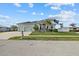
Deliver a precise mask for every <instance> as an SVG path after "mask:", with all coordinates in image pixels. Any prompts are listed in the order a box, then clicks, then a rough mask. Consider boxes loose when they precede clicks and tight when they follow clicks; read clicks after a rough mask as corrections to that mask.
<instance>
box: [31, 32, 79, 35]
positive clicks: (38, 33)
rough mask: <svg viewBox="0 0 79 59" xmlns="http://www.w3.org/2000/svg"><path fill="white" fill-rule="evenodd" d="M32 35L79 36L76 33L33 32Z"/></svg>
mask: <svg viewBox="0 0 79 59" xmlns="http://www.w3.org/2000/svg"><path fill="white" fill-rule="evenodd" d="M31 35H79V34H77V33H75V32H32V33H31Z"/></svg>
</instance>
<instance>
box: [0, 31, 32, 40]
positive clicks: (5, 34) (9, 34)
mask: <svg viewBox="0 0 79 59" xmlns="http://www.w3.org/2000/svg"><path fill="white" fill-rule="evenodd" d="M30 33H31V32H24V35H25V36H28V35H29V34H30ZM13 36H21V32H3V33H0V40H7V39H8V38H10V37H13Z"/></svg>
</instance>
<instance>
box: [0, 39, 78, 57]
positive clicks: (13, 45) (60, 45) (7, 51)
mask: <svg viewBox="0 0 79 59" xmlns="http://www.w3.org/2000/svg"><path fill="white" fill-rule="evenodd" d="M0 56H79V41H41V40H37V41H35V40H0Z"/></svg>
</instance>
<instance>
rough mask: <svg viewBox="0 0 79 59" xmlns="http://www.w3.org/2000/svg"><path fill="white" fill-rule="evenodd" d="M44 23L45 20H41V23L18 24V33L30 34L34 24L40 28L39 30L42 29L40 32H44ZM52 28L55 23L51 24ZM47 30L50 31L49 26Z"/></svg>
mask: <svg viewBox="0 0 79 59" xmlns="http://www.w3.org/2000/svg"><path fill="white" fill-rule="evenodd" d="M44 21H45V20H41V21H33V22H23V23H18V24H17V25H18V31H20V32H21V31H25V32H32V31H34V29H33V27H34V25H35V24H37V25H38V26H39V28H40V26H41V25H42V26H41V29H42V31H43V30H45V28H46V27H45V26H44V24H43V23H44ZM51 26H52V28H53V29H54V28H55V23H53V24H52V25H51ZM48 28H49V29H50V26H49V27H48Z"/></svg>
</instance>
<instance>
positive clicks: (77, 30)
mask: <svg viewBox="0 0 79 59" xmlns="http://www.w3.org/2000/svg"><path fill="white" fill-rule="evenodd" d="M75 29H76V32H79V27H76V28H75ZM70 30H73V28H72V27H63V28H58V32H69V31H70Z"/></svg>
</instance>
